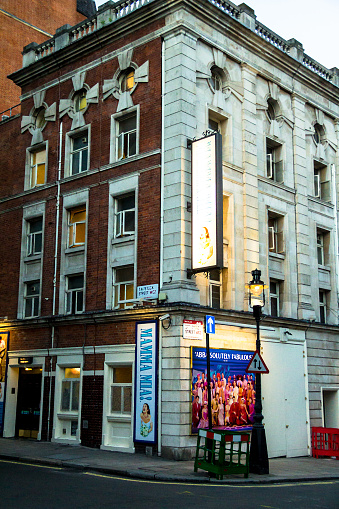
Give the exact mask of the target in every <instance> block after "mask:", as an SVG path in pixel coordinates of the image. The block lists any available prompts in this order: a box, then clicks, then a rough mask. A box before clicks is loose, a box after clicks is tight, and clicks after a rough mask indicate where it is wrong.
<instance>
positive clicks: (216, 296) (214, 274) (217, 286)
mask: <svg viewBox="0 0 339 509" xmlns="http://www.w3.org/2000/svg"><path fill="white" fill-rule="evenodd" d="M209 301H210V306H211V307H212V308H218V309H220V307H221V274H220V270H218V269H214V270H211V271H210V273H209Z"/></svg>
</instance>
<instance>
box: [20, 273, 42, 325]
mask: <svg viewBox="0 0 339 509" xmlns="http://www.w3.org/2000/svg"><path fill="white" fill-rule="evenodd" d="M34 284H37V285H39V293H38V294H32V295H27V290H28V285H34ZM40 296H41V284H40V281H39V280H37V281H26V282H25V292H24V318H36V317H38V316H40ZM28 301H31V302H32V313H31V314H30V315H29V316H27V315H26V309H27V302H28ZM36 301H37V303H38V304H37V306H38V310H37V314H35V313H34V308H35V302H36Z"/></svg>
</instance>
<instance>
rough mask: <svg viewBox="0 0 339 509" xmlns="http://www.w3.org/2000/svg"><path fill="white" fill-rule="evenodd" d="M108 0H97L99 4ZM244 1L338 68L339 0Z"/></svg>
mask: <svg viewBox="0 0 339 509" xmlns="http://www.w3.org/2000/svg"><path fill="white" fill-rule="evenodd" d="M105 1H106V0H96V4H97V6H98V5H101V4H103V3H105ZM233 3H235V4H236V5H239V4H238V3H236V2H233ZM239 3H241V2H239ZM245 3H247V5H249V6H250V7H251V8H252V9H254V11H255V14H256V16H257V20H258V21H260V22H261V23H263V24H264V25H266V26H267V27H268V28H270V29H271V30H273V31H274V32H276V33H277V34H278V35H280V36H281V37H283V38H284V39H292V38H294V39H297V40H298V41H299V42H301V43H302V45H303V47H304V51H305V53H306V54H307V55H308V56H310V57H312V58H314V60H317V61H318V62H319V63H320V64H322V65H324V66H325V67H328V68H329V69H331V67H338V68H339V37H338V32H339V31H338V25H339V0H247V1H246V2H245Z"/></svg>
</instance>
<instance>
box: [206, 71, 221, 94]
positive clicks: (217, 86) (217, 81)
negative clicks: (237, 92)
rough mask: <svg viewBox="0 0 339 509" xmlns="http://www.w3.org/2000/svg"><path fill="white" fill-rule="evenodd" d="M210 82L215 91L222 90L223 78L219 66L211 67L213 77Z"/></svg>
mask: <svg viewBox="0 0 339 509" xmlns="http://www.w3.org/2000/svg"><path fill="white" fill-rule="evenodd" d="M209 83H210V85H211V88H212V90H214V91H215V92H216V91H218V90H222V79H221V76H220V74H219V72H218V68H217V67H215V66H214V67H212V69H211V77H210V78H209Z"/></svg>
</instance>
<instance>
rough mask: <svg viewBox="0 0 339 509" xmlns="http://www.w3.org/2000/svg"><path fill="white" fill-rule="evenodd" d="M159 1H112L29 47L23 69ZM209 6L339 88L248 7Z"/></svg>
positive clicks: (223, 1) (217, 0)
mask: <svg viewBox="0 0 339 509" xmlns="http://www.w3.org/2000/svg"><path fill="white" fill-rule="evenodd" d="M156 1H159V0H121V1H120V2H117V3H115V2H113V1H112V0H109V1H108V2H106V3H105V4H103V5H101V6H100V7H99V8H98V12H97V14H96V16H94V17H93V18H92V19H87V20H85V21H83V22H81V23H78V25H75V26H74V27H71V26H70V25H64V26H63V27H61V28H58V29H57V31H56V33H55V36H54V37H53V38H52V39H49V40H48V41H45V42H44V43H42V44H40V45H38V44H36V43H31V44H29V45H28V46H25V48H24V51H23V67H26V66H28V65H30V64H32V63H33V62H35V61H37V60H41V59H42V58H45V57H47V56H48V55H50V54H51V53H53V52H54V51H58V50H59V49H61V48H63V47H65V46H67V45H68V44H71V43H74V42H76V41H78V40H80V39H82V38H83V37H86V36H87V35H89V34H92V33H93V32H95V31H97V30H100V29H102V28H104V27H105V26H107V25H109V24H111V23H114V22H115V21H116V20H118V19H120V18H122V17H125V16H128V15H129V14H130V13H132V12H133V11H135V10H136V9H140V8H141V7H143V6H146V5H147V4H150V3H152V2H156ZM208 2H209V3H211V4H212V5H214V6H215V7H217V8H218V9H220V10H221V11H222V12H223V13H224V14H226V15H228V16H231V17H232V18H234V19H236V20H237V21H238V22H240V23H241V24H243V25H244V26H246V27H247V28H249V29H250V30H252V31H253V32H255V33H256V34H257V35H258V36H259V37H261V38H262V39H264V40H265V41H266V42H268V43H269V44H272V46H275V47H276V48H277V49H279V50H281V51H283V52H284V53H286V54H288V55H290V56H291V57H292V58H294V59H296V60H298V61H300V62H301V63H302V64H303V65H304V66H305V67H307V68H308V69H309V70H311V71H312V72H314V73H316V74H318V75H319V76H321V77H322V78H323V79H325V80H327V81H330V82H331V83H333V84H334V85H336V86H338V87H339V71H338V69H337V68H333V69H327V68H326V67H324V66H323V65H321V64H319V62H317V61H316V60H313V59H312V58H311V57H309V56H308V55H306V54H305V53H304V50H303V46H302V44H301V43H299V42H298V41H296V40H295V39H290V40H288V41H286V40H285V39H283V38H282V37H280V36H279V35H278V34H276V33H275V32H273V31H272V30H270V29H269V28H267V27H266V26H265V25H263V24H262V23H260V22H259V21H257V19H256V15H255V13H254V11H253V9H251V8H250V7H249V6H248V5H246V4H240V5H239V6H236V5H235V4H233V3H232V2H229V1H227V0H208Z"/></svg>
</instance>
